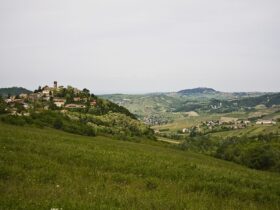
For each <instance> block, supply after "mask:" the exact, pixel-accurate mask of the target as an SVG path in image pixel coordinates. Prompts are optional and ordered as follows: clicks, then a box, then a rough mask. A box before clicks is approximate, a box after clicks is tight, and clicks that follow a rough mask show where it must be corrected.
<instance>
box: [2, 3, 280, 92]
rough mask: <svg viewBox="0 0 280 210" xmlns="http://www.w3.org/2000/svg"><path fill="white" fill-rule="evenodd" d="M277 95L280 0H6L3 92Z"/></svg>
mask: <svg viewBox="0 0 280 210" xmlns="http://www.w3.org/2000/svg"><path fill="white" fill-rule="evenodd" d="M54 80H57V81H58V83H59V85H65V86H66V85H72V86H74V87H78V88H84V87H86V88H88V89H90V90H91V91H92V92H93V93H95V94H105V93H148V92H166V91H168V92H169V91H178V90H181V89H187V88H194V87H211V88H214V89H216V90H220V91H230V92H232V91H280V1H279V0H265V1H264V0H234V1H233V0H211V1H209V0H168V1H167V0H141V1H139V0H137V1H136V0H118V1H116V0H76V1H73V0H47V1H46V0H24V1H23V0H8V1H6V0H0V87H10V86H22V87H26V88H28V89H32V90H33V89H35V88H37V87H38V86H39V85H44V84H48V85H51V84H52V83H53V81H54Z"/></svg>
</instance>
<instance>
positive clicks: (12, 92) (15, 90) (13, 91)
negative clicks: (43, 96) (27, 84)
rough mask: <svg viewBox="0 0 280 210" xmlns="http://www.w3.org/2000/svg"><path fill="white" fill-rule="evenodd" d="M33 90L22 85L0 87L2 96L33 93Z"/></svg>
mask: <svg viewBox="0 0 280 210" xmlns="http://www.w3.org/2000/svg"><path fill="white" fill-rule="evenodd" d="M31 92H32V91H30V90H27V89H25V88H22V87H9V88H0V96H2V97H7V96H8V95H19V94H21V93H26V94H28V93H31Z"/></svg>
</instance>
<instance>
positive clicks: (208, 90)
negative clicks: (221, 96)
mask: <svg viewBox="0 0 280 210" xmlns="http://www.w3.org/2000/svg"><path fill="white" fill-rule="evenodd" d="M177 93H179V94H183V95H196V94H213V93H219V91H216V90H214V89H213V88H204V87H198V88H192V89H185V90H180V91H178V92H177Z"/></svg>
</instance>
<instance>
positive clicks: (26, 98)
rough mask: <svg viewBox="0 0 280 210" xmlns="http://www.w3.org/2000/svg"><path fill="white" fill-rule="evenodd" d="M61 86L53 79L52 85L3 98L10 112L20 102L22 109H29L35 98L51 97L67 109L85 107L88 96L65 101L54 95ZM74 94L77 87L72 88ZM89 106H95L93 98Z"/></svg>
mask: <svg viewBox="0 0 280 210" xmlns="http://www.w3.org/2000/svg"><path fill="white" fill-rule="evenodd" d="M63 88H64V87H63V86H59V87H58V85H57V82H56V81H55V82H54V84H53V87H49V86H47V85H46V86H44V87H43V88H39V89H38V90H36V91H34V93H30V94H26V93H22V94H20V95H18V96H10V97H9V98H7V99H5V102H6V103H7V104H8V105H9V107H11V109H10V110H11V113H12V114H13V113H16V108H13V107H16V104H20V105H22V106H23V107H24V109H29V108H31V107H32V103H30V102H34V101H37V100H42V101H50V100H51V99H52V102H53V103H54V104H55V105H56V106H57V107H59V108H69V109H81V108H86V105H85V103H86V102H88V100H89V99H88V98H81V97H74V98H73V103H70V104H69V103H68V104H67V103H66V99H65V98H62V97H55V96H54V92H59V91H61V90H62V89H63ZM73 91H74V94H75V95H78V94H79V93H80V92H81V90H79V89H77V88H73ZM89 104H90V106H96V105H97V102H96V100H95V99H92V100H90V101H89ZM44 109H48V106H45V107H44Z"/></svg>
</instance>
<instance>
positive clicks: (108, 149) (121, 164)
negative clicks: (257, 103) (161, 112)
mask: <svg viewBox="0 0 280 210" xmlns="http://www.w3.org/2000/svg"><path fill="white" fill-rule="evenodd" d="M151 144H153V145H151ZM52 208H55V209H232V210H233V209H246V210H247V209H280V176H279V174H276V173H269V172H260V171H255V170H250V169H247V168H244V167H241V166H239V165H236V164H233V163H229V162H225V161H221V160H217V159H214V158H211V157H207V156H203V155H199V154H194V153H189V152H183V151H178V150H175V149H172V148H166V147H162V146H160V144H159V143H158V144H157V143H152V142H150V141H147V144H140V143H133V142H125V141H116V140H111V139H108V138H105V137H83V136H77V135H73V134H69V133H64V132H61V131H57V130H52V129H49V128H45V129H38V128H32V127H18V126H12V125H6V124H0V209H5V210H9V209H29V210H32V209H34V210H35V209H36V210H39V209H52Z"/></svg>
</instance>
